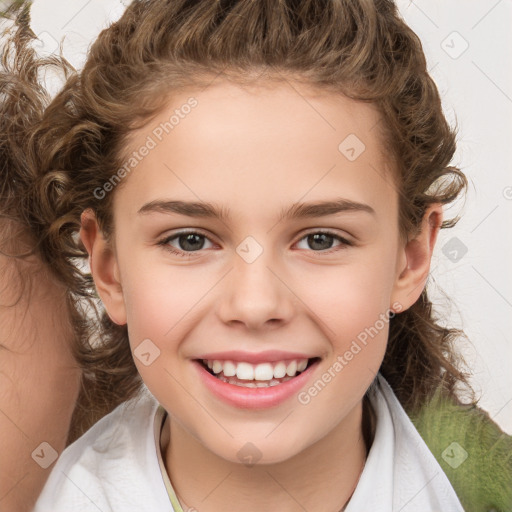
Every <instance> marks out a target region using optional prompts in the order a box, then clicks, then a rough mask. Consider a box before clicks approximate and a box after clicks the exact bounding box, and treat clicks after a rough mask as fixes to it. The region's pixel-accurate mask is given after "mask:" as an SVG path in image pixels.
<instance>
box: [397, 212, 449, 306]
mask: <svg viewBox="0 0 512 512" xmlns="http://www.w3.org/2000/svg"><path fill="white" fill-rule="evenodd" d="M442 221H443V207H442V205H441V204H434V205H431V206H430V207H429V208H428V209H427V210H426V212H425V215H424V216H423V220H422V223H421V227H420V231H419V233H418V234H417V235H416V236H415V237H414V238H413V239H410V240H408V241H407V243H406V244H405V246H404V247H403V248H401V251H402V254H401V255H400V256H401V257H399V261H400V263H399V265H400V267H399V268H398V269H397V278H396V281H395V285H394V287H393V293H392V296H391V301H392V304H393V306H391V309H393V310H395V311H396V312H397V313H400V312H401V311H405V310H406V309H408V308H410V307H411V306H412V305H413V304H414V303H415V302H416V301H417V300H418V298H419V297H420V295H421V292H422V291H423V289H424V288H425V284H426V282H427V278H428V274H429V271H430V262H431V259H432V253H433V251H434V246H435V243H436V240H437V235H438V234H439V229H440V228H441V223H442ZM397 304H400V308H397V307H395V306H396V305H397Z"/></svg>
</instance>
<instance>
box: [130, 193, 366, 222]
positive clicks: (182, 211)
mask: <svg viewBox="0 0 512 512" xmlns="http://www.w3.org/2000/svg"><path fill="white" fill-rule="evenodd" d="M153 212H157V213H177V214H179V215H186V216H188V217H206V218H217V219H220V220H222V221H228V220H230V218H231V213H230V211H229V209H228V208H223V207H219V206H216V205H215V204H213V203H209V202H203V201H201V202H188V201H171V200H169V201H166V200H155V201H151V202H149V203H146V204H145V205H144V206H142V208H140V209H139V211H138V213H139V214H147V213H153ZM342 212H366V213H370V214H372V215H376V213H375V210H374V209H373V208H372V207H371V206H370V205H368V204H365V203H358V202H356V201H351V200H348V199H343V198H340V199H335V200H332V201H318V202H311V203H294V204H292V205H291V206H290V207H288V208H284V209H283V210H281V212H280V215H279V222H281V221H283V220H294V219H302V218H311V217H323V216H326V215H334V214H336V213H342Z"/></svg>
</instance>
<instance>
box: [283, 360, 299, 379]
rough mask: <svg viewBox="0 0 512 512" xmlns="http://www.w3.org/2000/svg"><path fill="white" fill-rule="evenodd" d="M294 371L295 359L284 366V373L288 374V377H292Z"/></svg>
mask: <svg viewBox="0 0 512 512" xmlns="http://www.w3.org/2000/svg"><path fill="white" fill-rule="evenodd" d="M296 373H297V361H292V362H291V363H290V364H289V365H288V366H287V367H286V375H289V376H290V377H293V376H294V375H295V374H296Z"/></svg>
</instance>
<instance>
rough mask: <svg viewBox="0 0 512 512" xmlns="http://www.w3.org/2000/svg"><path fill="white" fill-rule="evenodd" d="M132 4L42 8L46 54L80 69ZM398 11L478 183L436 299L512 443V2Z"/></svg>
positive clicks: (466, 0) (462, 162)
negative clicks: (59, 54)
mask: <svg viewBox="0 0 512 512" xmlns="http://www.w3.org/2000/svg"><path fill="white" fill-rule="evenodd" d="M128 3H129V0H124V2H122V1H121V0H67V1H64V0H60V1H58V0H35V2H34V5H33V8H32V28H33V30H34V32H35V33H36V34H38V35H39V37H40V40H41V44H40V51H41V52H42V53H44V52H52V51H54V50H55V49H56V48H57V43H56V41H60V39H61V37H62V36H64V35H65V36H66V39H65V43H64V54H65V55H66V57H67V58H68V59H69V60H70V62H71V63H72V64H73V65H74V66H75V67H77V68H80V67H81V66H82V64H83V62H84V59H85V53H86V50H87V46H88V44H89V43H90V42H91V41H92V40H93V38H94V37H95V36H96V35H97V34H98V33H99V31H100V30H101V29H102V28H104V27H106V26H107V25H108V23H109V22H111V21H115V20H116V19H117V18H118V17H119V16H120V15H121V14H122V12H123V10H124V8H125V7H124V5H128ZM123 4H124V5H123ZM398 5H399V8H400V10H401V12H402V15H403V17H404V18H405V20H406V22H407V23H408V24H409V25H410V26H411V27H412V29H413V30H414V31H415V32H416V33H417V34H418V35H419V36H420V38H421V40H422V42H423V46H424V50H425V53H426V55H427V60H428V67H429V70H430V72H431V75H432V77H433V78H434V80H435V81H436V83H437V85H438V87H439V90H440V92H441V95H442V97H443V106H444V109H445V112H446V115H447V117H448V119H449V121H450V122H451V123H454V122H455V121H456V122H457V125H458V150H457V154H456V156H455V158H454V161H453V162H452V163H453V165H456V166H458V167H460V168H461V169H462V170H463V171H464V172H465V173H466V175H467V176H468V178H469V180H470V190H469V194H468V196H467V201H466V203H465V205H462V204H461V205H459V206H458V207H457V209H456V211H462V213H463V217H462V220H461V221H460V223H459V224H458V225H457V226H456V227H455V228H453V229H451V230H446V231H444V232H442V233H441V235H440V239H439V241H438V245H437V248H436V252H435V255H434V259H433V262H432V272H431V280H430V284H429V286H430V290H431V296H432V298H433V300H434V302H435V304H436V309H437V311H438V312H439V314H440V315H441V316H442V317H443V318H445V319H446V323H447V324H448V325H451V326H455V327H460V328H463V329H464V331H465V332H466V334H467V336H468V337H469V339H470V342H469V343H464V344H461V349H462V351H463V354H464V356H465V358H466V361H467V363H468V365H469V366H470V367H471V369H472V370H473V373H474V376H473V378H472V381H471V382H472V385H473V387H474V388H475V390H476V392H477V394H478V396H480V397H481V400H480V405H481V406H482V407H483V408H484V409H485V410H487V411H488V412H489V414H490V416H491V417H492V418H493V419H494V420H495V421H496V422H497V423H498V424H499V425H500V426H501V427H502V428H503V429H504V430H505V431H507V432H508V433H510V434H512V335H511V331H512V270H511V269H512V162H511V160H512V159H511V157H510V155H511V145H512V72H511V69H512V68H511V65H510V62H511V57H512V35H511V31H510V26H511V22H512V0H492V1H488V0H418V1H415V2H414V3H412V2H410V1H405V0H399V1H398ZM447 213H448V214H450V213H451V212H447ZM445 294H446V296H447V297H449V298H450V299H447V298H446V296H445Z"/></svg>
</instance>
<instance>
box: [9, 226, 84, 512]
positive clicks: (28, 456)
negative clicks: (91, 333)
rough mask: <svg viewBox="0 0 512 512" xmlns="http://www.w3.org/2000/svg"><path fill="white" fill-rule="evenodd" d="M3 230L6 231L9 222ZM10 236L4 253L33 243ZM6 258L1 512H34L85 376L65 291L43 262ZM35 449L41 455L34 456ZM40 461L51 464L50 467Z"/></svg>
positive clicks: (22, 237)
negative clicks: (76, 357) (77, 355)
mask: <svg viewBox="0 0 512 512" xmlns="http://www.w3.org/2000/svg"><path fill="white" fill-rule="evenodd" d="M0 227H1V228H2V230H3V229H5V228H6V223H5V221H2V225H1V226H0ZM6 238H7V237H6V236H5V233H4V231H2V251H3V252H4V253H5V254H12V253H16V252H18V251H20V252H25V251H26V250H27V249H28V247H29V246H30V240H29V238H28V237H26V236H23V234H21V235H20V233H19V230H17V234H16V237H13V239H14V240H16V246H15V247H13V245H14V244H11V243H7V240H6ZM20 240H21V243H20ZM5 254H0V276H1V283H2V285H1V287H0V432H2V435H1V436H0V453H1V454H2V455H1V463H0V509H1V510H9V511H14V512H25V511H27V512H28V511H30V510H32V508H33V506H34V503H35V501H36V498H37V496H38V495H39V493H40V491H41V489H42V488H43V485H44V483H45V481H46V479H47V478H48V476H49V474H50V471H51V469H52V467H53V457H52V452H51V450H50V449H48V448H47V447H46V445H43V446H42V447H40V445H41V443H43V442H45V443H48V444H49V445H50V446H51V447H52V448H53V449H54V450H55V451H56V452H57V453H61V452H62V450H64V448H65V446H66V439H67V435H68V430H69V427H70V422H71V415H72V412H73V408H74V405H75V402H76V399H77V396H78V389H79V377H80V371H79V370H78V369H77V367H76V363H75V361H74V359H73V356H72V354H71V339H72V336H73V334H72V327H71V324H70V322H69V321H67V317H66V315H65V314H63V312H64V311H65V307H66V305H65V304H66V303H65V289H64V287H63V286H62V285H61V284H59V283H57V282H56V281H55V280H54V279H53V278H52V277H51V276H50V273H49V272H48V270H47V269H46V268H45V266H44V265H43V264H42V262H41V261H40V260H39V258H38V257H36V256H31V257H29V258H27V259H25V260H20V261H19V266H18V268H16V266H15V263H14V259H13V258H12V257H9V256H6V255H5ZM20 276H21V277H20ZM22 283H25V287H23V284H22ZM41 450H42V451H41ZM34 452H35V454H37V455H38V456H39V457H36V456H35V455H34V458H33V457H32V453H34ZM50 459H51V460H50ZM36 461H40V462H41V463H42V464H49V463H50V462H52V464H51V465H49V466H48V467H47V468H43V467H42V466H41V465H39V464H38V463H36Z"/></svg>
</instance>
